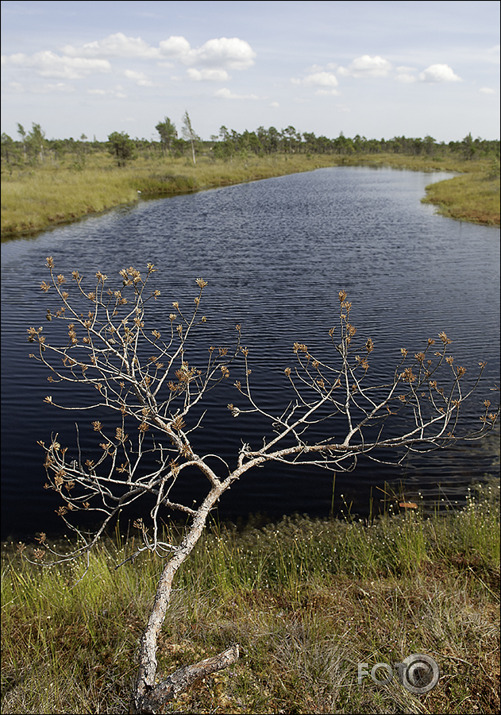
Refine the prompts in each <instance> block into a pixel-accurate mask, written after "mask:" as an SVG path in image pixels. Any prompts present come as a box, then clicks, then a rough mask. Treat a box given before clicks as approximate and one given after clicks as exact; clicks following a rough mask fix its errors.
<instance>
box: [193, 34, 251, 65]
mask: <svg viewBox="0 0 501 715" xmlns="http://www.w3.org/2000/svg"><path fill="white" fill-rule="evenodd" d="M255 57H256V53H255V52H254V50H253V49H252V47H251V46H250V45H249V43H248V42H246V41H245V40H240V39H239V38H238V37H230V38H228V37H220V38H218V39H215V40H208V42H206V43H205V44H204V45H202V46H201V47H200V48H199V49H197V50H191V51H190V52H189V53H188V54H187V56H186V58H185V59H186V61H188V62H189V63H190V64H199V65H200V64H201V65H203V66H205V67H224V68H226V69H231V70H245V69H248V68H249V67H251V66H252V65H253V64H254V58H255Z"/></svg>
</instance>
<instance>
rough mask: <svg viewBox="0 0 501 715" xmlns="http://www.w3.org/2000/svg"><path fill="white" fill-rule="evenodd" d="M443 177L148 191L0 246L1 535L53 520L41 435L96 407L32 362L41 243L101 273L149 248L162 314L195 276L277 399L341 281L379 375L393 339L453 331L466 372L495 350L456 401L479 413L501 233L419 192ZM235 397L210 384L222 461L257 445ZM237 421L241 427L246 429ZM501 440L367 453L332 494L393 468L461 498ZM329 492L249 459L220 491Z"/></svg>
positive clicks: (327, 479)
mask: <svg viewBox="0 0 501 715" xmlns="http://www.w3.org/2000/svg"><path fill="white" fill-rule="evenodd" d="M442 178H444V175H439V174H434V175H430V174H421V173H413V172H403V171H394V170H385V169H381V170H373V169H367V168H344V167H343V168H332V169H322V170H319V171H315V172H311V173H307V174H298V175H293V176H286V177H281V178H275V179H269V180H266V181H261V182H255V183H250V184H243V185H239V186H234V187H228V188H224V189H218V190H212V191H207V192H203V193H199V194H194V195H188V196H180V197H175V198H170V199H162V200H158V201H150V202H144V203H141V204H140V205H138V206H136V207H134V208H122V209H118V210H116V211H113V212H110V213H109V214H106V215H105V216H102V217H97V218H92V219H88V220H86V221H83V222H80V223H77V224H74V225H71V226H67V227H64V228H59V229H56V230H53V231H49V232H46V233H43V234H41V235H40V236H38V237H37V238H35V239H29V240H18V241H13V242H8V243H5V244H3V245H2V536H3V537H5V536H7V535H16V536H17V535H23V534H29V533H33V532H34V531H37V530H42V529H43V530H45V531H51V530H52V531H53V530H55V529H57V527H58V526H59V521H58V518H57V517H56V516H55V515H54V508H55V506H57V505H58V502H56V501H54V500H53V497H52V496H51V494H49V493H48V492H47V491H45V490H44V489H43V488H42V487H43V483H44V481H45V478H44V477H45V475H44V470H43V467H42V458H43V456H42V451H41V449H40V447H38V446H37V445H36V440H38V439H45V440H47V439H49V438H50V434H51V432H58V433H60V435H62V438H63V439H61V441H65V442H66V443H67V444H70V445H71V444H73V443H74V436H75V431H74V426H73V423H74V421H75V420H76V419H78V421H79V422H81V423H82V424H83V423H85V424H88V423H89V422H90V421H91V420H92V419H96V417H95V416H93V415H90V416H89V413H84V414H83V416H82V415H76V414H74V413H71V414H70V415H69V416H68V413H64V412H59V411H56V410H55V409H54V408H51V407H50V406H48V405H46V404H44V403H43V402H42V400H43V397H44V396H45V395H46V394H53V395H55V394H56V391H55V388H54V387H53V386H49V385H48V383H47V382H46V380H45V378H46V372H45V371H44V370H43V369H42V368H40V366H39V365H38V364H37V363H35V362H34V361H32V360H29V359H28V354H29V352H30V351H31V350H32V346H31V345H29V344H28V343H27V341H26V329H27V327H29V326H30V325H35V326H39V325H43V326H44V330H45V331H46V332H47V334H48V335H50V331H51V330H56V329H57V326H55V324H54V322H52V323H50V324H49V323H47V322H46V320H45V314H46V310H47V308H48V307H50V306H51V301H50V294H49V295H48V296H46V295H44V294H43V293H42V292H41V291H40V289H39V285H40V282H41V281H42V280H44V279H45V278H46V277H47V276H46V272H45V268H44V263H45V257H46V256H48V255H52V256H53V257H54V260H55V266H56V272H57V273H59V272H61V273H63V274H67V275H68V274H70V273H71V271H72V270H74V269H75V268H78V269H79V270H80V272H81V273H84V274H85V275H89V276H93V275H94V273H95V272H96V271H97V270H99V269H100V270H102V271H103V272H104V273H106V274H107V275H108V276H110V279H111V277H112V276H116V275H117V272H118V271H119V270H120V269H121V268H123V267H127V266H129V265H133V266H137V267H138V268H140V269H141V268H143V267H145V266H146V263H147V262H153V263H154V264H155V265H156V266H157V267H158V268H159V271H158V273H156V274H155V282H156V284H157V285H158V287H159V288H160V290H161V291H162V300H161V301H160V300H159V301H158V303H157V304H156V306H155V311H156V315H155V318H156V320H158V322H159V324H160V325H162V324H165V323H166V320H167V319H168V318H167V316H168V314H169V312H171V307H170V306H171V302H172V301H173V300H179V301H180V302H181V304H182V305H183V301H184V304H185V305H186V304H187V301H189V303H190V304H192V301H193V296H194V295H195V294H196V286H195V283H194V280H195V278H197V277H199V276H201V277H203V278H205V279H206V280H208V281H209V288H208V289H207V291H206V293H205V308H204V312H205V313H206V314H207V316H208V318H209V323H208V325H209V326H210V328H209V329H210V330H213V331H214V335H216V336H217V335H218V334H220V335H222V336H223V339H226V336H227V333H228V331H229V330H233V328H234V325H235V323H237V322H240V323H241V324H242V327H243V333H244V342H245V344H246V345H247V346H248V347H249V348H250V349H251V356H252V359H253V377H254V379H255V385H256V394H257V396H258V397H259V398H260V399H262V400H263V401H265V402H266V403H267V404H269V405H272V404H274V403H278V402H280V401H283V400H285V401H287V399H286V396H285V394H284V393H283V391H282V388H281V387H280V388H278V387H277V385H278V380H277V376H278V375H279V374H282V372H283V367H284V365H287V364H289V363H290V355H291V346H292V344H293V342H294V341H298V342H305V343H307V344H308V346H309V347H310V348H314V347H317V348H318V349H319V350H323V349H324V346H327V344H328V341H329V338H328V330H329V328H330V327H331V326H332V325H333V324H334V323H335V322H336V318H337V314H338V307H339V302H338V298H337V294H338V291H339V289H341V288H344V289H345V290H347V291H348V294H349V297H350V299H351V301H352V303H353V309H352V318H353V322H354V323H355V324H356V325H357V327H358V331H359V333H360V334H362V335H364V336H366V337H368V336H371V337H372V338H373V340H374V342H375V344H376V351H375V353H374V354H373V355H374V359H373V360H372V362H371V370H372V371H373V374H374V376H376V377H377V376H378V375H381V376H382V375H384V373H385V371H386V370H387V368H388V365H390V366H391V368H392V369H393V367H394V366H395V365H396V362H397V360H398V357H399V348H400V347H402V346H405V347H407V348H408V349H409V351H417V350H419V349H421V348H422V347H423V342H424V341H425V340H426V338H428V337H429V336H432V337H436V336H437V333H438V332H440V331H441V330H445V332H446V333H447V335H448V336H449V337H451V338H452V339H453V341H454V342H453V345H452V346H451V351H452V352H453V353H454V355H455V358H456V361H457V363H458V364H461V365H465V366H466V367H467V368H468V369H469V372H468V374H469V375H470V374H472V373H473V372H474V370H475V367H476V366H477V363H478V361H479V359H482V360H486V361H488V367H487V370H486V373H485V380H484V381H483V383H482V386H481V387H482V389H481V390H480V392H479V395H478V399H476V400H475V401H474V402H473V403H472V405H471V408H468V409H467V410H466V412H465V416H466V418H468V417H469V416H471V415H472V414H473V412H474V410H475V409H478V406H479V404H481V402H482V400H483V399H484V398H485V396H486V394H488V393H487V392H486V390H487V386H488V385H489V384H492V383H494V382H497V381H498V375H499V230H497V229H493V228H486V227H481V226H474V225H469V224H462V223H459V222H456V221H452V220H449V219H444V218H442V217H439V216H437V215H434V212H433V209H432V208H431V207H429V206H425V205H423V204H421V203H420V201H419V199H420V198H421V197H422V196H423V195H424V187H425V186H426V185H427V184H428V183H431V182H432V181H438V180H440V179H442ZM162 301H165V302H162ZM52 305H53V304H52ZM204 349H205V347H204ZM325 349H326V348H325ZM78 389H80V388H78ZM60 394H61V395H62V397H61V399H66V404H72V403H78V404H81V403H82V401H83V400H84V397H85V395H84V394H83V393H80V392H74V391H73V390H68V388H64V390H63V392H61V393H60ZM488 396H491V395H488ZM235 398H236V395H235V394H234V392H231V390H230V387H229V386H228V388H226V389H224V390H223V391H222V393H221V394H220V395H219V396H218V395H216V394H214V396H213V397H212V396H211V398H210V399H209V401H208V403H207V406H209V407H211V408H213V409H214V410H215V412H214V413H211V414H213V416H212V417H210V416H209V415H208V416H207V418H206V421H205V423H204V430H203V432H200V439H201V443H200V448H201V451H204V450H205V451H216V450H217V451H218V453H219V454H221V455H222V456H223V457H224V458H227V459H229V460H231V458H232V454H234V453H235V451H236V449H237V448H238V445H239V443H240V439H241V438H242V437H245V440H246V441H251V442H253V443H254V444H256V443H259V440H260V437H261V430H262V427H263V426H262V425H261V424H260V423H255V424H253V423H252V422H251V421H249V420H248V421H247V422H245V423H243V427H242V426H241V425H242V423H241V422H238V421H237V420H233V422H232V420H231V417H229V414H228V411H227V410H226V409H225V408H226V404H227V403H228V402H233V401H236V400H235ZM221 406H222V408H223V409H220V408H221ZM237 423H238V424H239V425H240V427H239V428H237ZM243 428H244V429H245V434H244V435H242V433H241V432H239V431H238V429H240V430H242V429H243ZM83 439H84V446H85V438H83ZM496 452H497V440H496V439H490V440H488V441H485V442H483V443H482V444H477V445H474V446H473V447H471V446H469V447H468V449H465V448H461V447H456V448H454V449H450V450H447V451H445V452H434V453H433V454H431V455H429V456H428V457H427V458H426V460H424V459H421V460H414V461H411V462H406V463H405V464H404V465H403V466H402V467H398V468H391V467H387V466H380V467H378V465H375V464H374V463H371V462H363V461H362V462H361V463H360V464H359V466H358V467H357V469H356V471H355V472H352V473H350V474H346V475H342V474H338V476H337V478H336V500H335V506H336V508H339V506H340V504H341V494H343V495H344V497H345V499H347V500H348V501H351V500H353V502H354V509H358V510H359V511H360V512H363V511H364V510H365V509H366V508H367V502H368V499H369V495H370V488H371V487H377V486H378V485H379V486H382V485H383V484H384V482H385V481H391V480H393V481H394V482H395V484H397V483H398V482H400V481H401V482H402V483H403V484H404V485H405V488H406V490H407V493H409V494H410V493H415V492H417V491H421V492H422V493H423V494H424V495H425V497H426V498H429V499H431V498H435V497H437V496H438V495H440V494H442V495H445V496H446V497H447V498H450V499H452V500H455V499H460V498H461V496H462V495H464V493H465V491H466V488H467V486H468V485H469V484H470V483H471V482H472V481H473V480H477V479H481V478H482V477H483V476H484V475H485V474H486V473H495V472H496V469H497V467H496V464H495V455H496ZM91 456H92V455H91ZM331 496H332V475H331V474H329V473H328V472H324V471H321V470H313V471H312V470H307V469H306V468H303V469H298V470H292V469H291V468H285V467H284V466H280V465H279V466H268V467H266V468H263V469H261V470H257V471H256V473H254V474H252V473H249V474H247V475H246V477H245V479H244V480H242V482H240V483H238V484H236V485H235V486H234V487H233V488H232V490H231V492H230V493H228V494H226V495H225V496H224V497H223V500H222V503H221V507H220V515H221V516H222V517H223V518H224V517H226V516H229V517H232V518H234V517H235V516H237V515H241V516H245V515H246V514H248V513H255V512H266V513H267V514H269V515H270V516H271V517H274V516H277V515H281V514H283V513H292V512H294V511H300V512H308V513H310V514H314V515H326V514H328V513H329V510H330V508H331Z"/></svg>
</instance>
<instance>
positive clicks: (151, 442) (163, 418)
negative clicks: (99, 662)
mask: <svg viewBox="0 0 501 715" xmlns="http://www.w3.org/2000/svg"><path fill="white" fill-rule="evenodd" d="M47 268H48V271H49V278H48V281H47V282H45V281H44V282H43V283H42V285H41V288H42V290H43V291H44V292H45V293H49V292H50V293H51V294H52V295H54V298H55V300H56V303H55V305H53V306H52V307H51V308H48V310H47V319H48V320H49V322H52V321H59V322H61V323H62V324H63V325H62V328H63V331H64V339H61V338H60V339H59V340H57V339H56V338H53V339H51V338H50V337H49V336H46V334H45V333H46V331H45V330H43V328H42V327H38V328H36V327H31V328H29V329H28V340H29V341H30V342H32V343H34V345H35V346H36V352H35V353H33V354H32V357H33V358H34V359H35V360H37V361H38V362H39V363H40V364H41V365H42V366H43V367H44V368H46V369H48V371H49V374H48V379H49V382H53V383H58V382H59V383H63V384H65V383H66V384H68V386H69V387H71V386H72V385H82V384H83V385H84V386H88V387H89V388H90V390H91V394H93V395H94V396H95V399H94V400H93V401H92V404H90V405H89V404H87V405H85V408H86V409H91V408H100V409H103V408H106V409H107V410H109V411H110V413H111V414H114V415H115V416H116V422H115V425H114V428H109V427H105V426H104V425H103V424H102V423H101V422H100V421H98V420H94V421H93V422H92V430H93V432H94V433H95V436H96V439H97V442H98V443H99V452H98V454H99V455H100V456H99V457H98V458H97V459H94V460H85V456H84V455H83V454H82V450H81V449H80V445H79V444H78V442H77V446H76V449H75V448H73V450H72V449H70V448H69V447H68V446H63V445H62V444H61V443H60V441H59V438H58V435H57V434H54V435H53V436H52V437H51V438H50V441H48V442H44V441H41V442H40V445H41V446H42V448H43V450H44V452H45V468H46V472H47V483H46V487H47V488H49V489H52V490H54V491H55V492H56V493H57V495H58V496H59V497H60V498H61V502H62V503H61V506H60V509H59V513H60V515H61V517H62V519H63V521H64V522H65V524H66V525H67V527H68V528H70V529H71V530H72V531H73V533H74V534H75V536H78V542H77V543H78V547H77V548H76V549H75V550H74V551H72V552H70V553H59V552H58V551H57V550H56V549H55V548H53V547H52V546H51V545H50V544H49V543H48V542H47V540H46V539H45V538H41V539H40V541H41V547H40V549H38V550H37V554H36V555H37V557H38V558H40V560H42V561H43V562H44V563H45V562H47V563H49V562H51V561H52V562H54V561H56V562H64V561H67V560H70V559H74V558H76V557H78V556H84V557H88V554H89V551H90V549H91V548H92V547H93V546H94V545H95V544H96V542H97V541H98V540H99V538H100V537H101V536H103V534H105V533H106V529H107V528H108V527H109V526H110V524H111V523H112V522H113V520H114V519H115V518H116V516H117V514H119V512H120V511H121V510H122V509H123V508H125V507H127V506H129V507H130V506H131V505H134V504H136V503H137V502H138V500H140V499H141V498H142V497H148V498H149V499H150V500H151V499H152V500H153V505H152V506H151V509H150V512H149V517H148V519H146V517H145V519H146V521H144V520H143V518H138V519H136V522H135V526H136V527H137V528H138V529H139V532H140V533H141V535H142V541H140V545H138V546H137V550H136V551H135V552H134V554H132V556H131V557H130V558H132V559H134V558H135V557H136V556H138V555H139V554H141V553H144V552H149V553H155V554H157V555H158V556H160V557H161V558H162V559H163V562H164V565H163V568H162V570H161V572H160V573H159V580H158V584H157V588H156V594H155V598H154V603H153V607H152V610H151V612H150V614H149V617H148V618H147V622H146V624H145V628H144V632H143V635H142V637H141V639H140V642H139V645H138V651H137V674H136V677H135V681H134V685H133V689H132V694H131V711H133V712H136V713H159V712H162V711H163V710H164V709H165V707H166V704H167V703H168V702H169V701H171V700H172V699H173V698H175V697H176V696H177V695H178V694H179V693H180V692H182V691H183V690H185V689H186V688H187V687H188V686H189V685H190V684H191V683H193V682H194V681H195V680H197V679H198V678H201V677H204V676H206V675H208V674H209V673H213V672H215V671H217V670H219V669H221V668H226V667H228V666H229V665H231V664H233V663H235V662H236V661H237V659H238V644H234V643H229V644H228V647H227V648H226V649H225V650H224V651H223V652H222V653H219V654H214V656H212V657H210V658H207V659H206V660H203V661H201V662H199V663H194V664H192V665H189V666H185V667H183V668H181V669H179V670H178V671H176V672H175V673H172V674H171V675H167V676H166V675H165V674H160V673H158V672H157V670H158V668H157V657H156V653H157V646H158V639H159V635H160V633H161V628H162V624H163V622H164V618H165V615H166V612H167V609H168V606H169V601H170V597H171V592H172V586H173V580H174V578H175V576H176V572H177V571H178V569H179V568H180V566H181V565H182V564H183V563H184V562H185V561H186V559H188V558H189V556H190V553H191V552H192V551H193V549H194V547H195V546H196V544H197V541H198V539H199V537H200V536H201V534H202V533H203V531H204V529H205V527H206V524H207V519H208V517H209V514H210V513H211V510H212V509H213V508H214V507H215V506H216V505H217V503H218V501H219V499H220V498H221V497H222V496H223V494H224V493H225V492H226V491H227V490H228V489H229V488H230V487H231V485H232V484H234V483H235V482H236V481H237V480H239V479H241V478H243V477H244V476H247V473H248V472H251V471H252V470H254V469H256V468H257V467H259V466H260V465H263V464H265V463H266V462H270V461H273V462H282V463H286V464H288V465H290V467H291V469H293V468H294V467H295V466H297V465H298V464H307V465H309V466H311V467H312V468H313V467H320V468H324V469H328V470H332V471H335V472H344V471H351V470H353V469H354V468H355V466H356V464H357V460H358V459H359V458H360V457H361V456H364V457H366V458H369V459H372V460H374V461H376V462H381V461H384V460H387V459H388V457H387V456H385V457H384V458H383V457H382V454H384V455H387V454H388V453H389V452H392V453H394V455H395V458H394V462H397V463H398V462H400V461H402V459H403V458H404V457H405V456H406V455H407V454H408V453H409V452H427V451H429V450H435V449H437V448H441V447H447V446H448V445H451V444H453V443H454V442H456V441H457V440H458V439H463V440H476V439H480V438H482V437H483V436H484V435H485V434H486V433H487V432H488V431H489V430H491V429H492V427H493V425H494V424H495V422H496V420H497V417H498V414H499V408H497V409H495V408H494V407H493V406H492V405H491V402H490V401H489V400H486V401H485V402H484V404H483V406H482V408H481V411H480V412H479V415H478V417H479V421H478V426H477V427H475V428H471V427H470V428H469V429H467V428H466V427H463V426H462V421H461V419H460V412H461V407H462V405H463V404H464V403H465V402H466V401H467V400H468V399H469V398H470V397H471V395H472V394H473V392H474V391H475V388H476V387H477V386H478V382H479V380H480V378H481V375H482V372H483V370H484V367H485V364H484V363H480V365H479V369H478V374H477V375H476V377H475V379H473V380H470V381H469V382H468V386H467V385H466V380H465V373H466V369H465V367H463V366H459V365H456V363H455V361H454V358H453V356H452V355H451V354H450V343H451V340H450V339H449V338H448V336H447V335H446V334H445V333H443V332H442V333H440V334H439V335H438V336H436V337H435V338H430V339H429V340H428V341H427V343H426V345H424V347H423V349H422V350H420V351H418V352H415V353H414V352H413V351H410V350H408V349H405V348H402V350H401V351H400V353H399V355H398V357H397V359H396V361H395V365H394V366H388V370H387V377H386V379H384V380H382V381H381V380H373V379H371V361H372V357H373V351H374V350H375V349H376V346H375V345H374V342H373V340H372V339H371V338H370V337H367V338H363V339H360V338H359V336H358V332H357V329H356V327H355V325H354V322H353V320H352V304H351V302H350V301H349V300H348V296H347V294H346V292H345V291H344V290H341V291H339V315H338V317H337V319H336V325H334V326H333V327H332V329H331V330H330V332H329V335H328V336H326V338H327V341H328V343H327V344H328V345H330V350H329V353H330V359H329V360H327V359H325V358H322V359H320V358H319V357H318V356H316V355H315V354H314V353H313V351H311V350H310V349H309V348H308V346H307V345H306V344H303V343H297V342H296V343H294V344H293V345H292V349H291V352H290V362H289V363H288V364H285V365H283V366H282V376H283V380H284V381H285V383H286V384H287V385H288V388H289V392H290V395H289V400H288V402H287V404H285V407H284V406H283V405H282V406H281V407H280V409H278V408H277V409H276V410H273V409H265V408H264V407H263V406H262V405H261V404H260V403H259V401H258V400H257V399H256V398H255V394H254V391H253V387H252V381H251V376H252V353H251V351H250V350H249V349H248V348H247V347H246V346H245V345H244V343H243V339H242V328H241V326H240V325H236V326H235V335H234V341H233V345H232V346H231V347H230V346H229V345H228V344H224V345H207V346H206V348H207V349H206V351H205V355H206V358H205V359H204V361H203V362H200V355H201V353H200V350H199V349H198V348H197V350H195V351H194V347H195V346H197V334H199V333H202V335H203V331H204V327H203V326H204V323H206V318H205V317H204V315H203V314H202V313H201V304H202V297H203V293H204V291H205V289H206V286H207V282H206V281H205V280H203V279H202V278H198V279H196V281H195V285H196V292H195V295H194V303H193V304H192V306H191V308H188V307H185V306H181V305H180V303H179V302H177V301H175V302H173V303H172V305H171V306H170V308H167V309H166V312H165V319H164V320H162V321H161V324H156V325H155V324H153V323H152V321H151V319H150V312H151V310H150V309H151V307H152V305H153V304H154V303H155V301H158V300H161V299H162V296H161V294H160V291H159V290H158V289H156V288H154V286H152V285H151V284H152V282H153V280H154V279H153V274H154V272H155V271H156V268H155V267H154V266H153V265H152V264H148V265H147V268H146V271H145V272H143V273H141V272H140V271H139V270H137V269H136V268H133V267H129V268H123V269H122V270H121V271H120V284H119V285H118V286H116V285H115V287H113V286H110V287H109V283H111V281H109V279H108V277H107V275H105V274H104V273H102V272H100V271H98V272H97V273H96V275H95V277H93V278H92V279H91V283H89V281H88V280H87V279H85V278H84V276H82V275H81V274H80V273H79V271H78V270H75V271H73V273H72V275H71V278H69V277H68V278H66V277H65V276H64V275H62V274H58V273H57V272H56V269H55V266H54V261H53V259H52V258H51V257H49V258H47ZM169 310H170V313H169V312H168V311H169ZM51 327H52V326H51ZM47 332H50V331H47ZM60 335H61V334H60ZM222 383H226V384H227V385H228V386H231V387H233V389H234V394H235V397H234V399H233V401H232V402H231V403H230V404H228V405H227V409H228V410H229V412H230V413H231V415H233V417H234V418H239V417H241V416H242V415H254V416H256V417H258V418H259V419H261V420H263V421H264V422H263V423H266V424H268V425H269V430H268V432H267V436H266V437H265V438H264V439H263V440H262V441H261V442H260V443H259V444H257V445H251V444H248V443H242V444H241V446H240V448H239V450H238V453H237V454H236V455H235V462H234V463H232V464H229V463H227V462H226V461H225V460H223V459H222V458H221V456H220V455H218V454H217V448H216V446H214V451H215V452H214V453H212V452H211V453H199V452H198V451H197V449H196V445H195V439H194V438H195V436H196V435H197V430H198V429H199V428H200V427H201V424H202V422H203V420H208V419H210V415H204V413H203V411H202V409H201V408H202V407H203V398H204V397H205V396H206V395H207V394H208V393H209V392H210V391H212V390H215V389H217V388H218V387H220V386H221V384H222ZM68 394H69V395H70V397H71V390H69V391H68ZM45 401H46V402H47V403H49V404H50V405H54V406H56V407H59V408H62V409H66V410H73V409H76V407H77V406H76V405H74V404H72V403H70V404H69V405H64V404H60V403H59V401H57V400H56V399H54V398H53V396H51V395H48V396H47V397H45ZM334 425H335V429H334ZM340 425H343V430H342V432H341V431H340ZM312 434H314V435H316V436H312ZM319 434H322V435H323V436H322V437H321V438H319V437H318V435H319ZM145 464H146V467H145V466H144V465H145ZM152 464H153V466H151V465H152ZM193 470H196V471H197V473H199V474H200V475H201V477H202V479H203V482H204V483H205V492H204V496H203V498H202V500H201V501H200V502H199V505H198V506H196V505H194V504H193V501H192V500H188V499H186V500H184V501H182V500H178V499H177V498H174V495H173V489H174V487H175V485H179V484H182V483H183V480H184V479H185V478H186V477H187V475H188V474H189V473H190V472H193ZM93 510H95V511H96V513H97V514H98V515H99V518H100V523H99V526H98V528H97V529H96V530H95V531H94V532H92V533H91V535H89V534H88V532H87V531H86V530H84V529H82V528H79V526H78V523H79V518H78V517H79V515H80V514H81V513H82V512H90V511H93ZM169 511H175V512H180V513H181V514H183V515H184V516H185V517H186V525H185V527H184V531H183V533H182V536H181V538H180V539H179V540H178V541H176V542H174V541H171V540H169V538H167V537H166V536H165V532H164V531H163V530H162V528H161V523H162V519H163V518H165V516H166V514H167V513H168V512H169Z"/></svg>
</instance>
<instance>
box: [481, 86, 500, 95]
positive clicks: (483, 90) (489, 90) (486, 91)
mask: <svg viewBox="0 0 501 715" xmlns="http://www.w3.org/2000/svg"><path fill="white" fill-rule="evenodd" d="M478 91H479V92H481V93H482V94H496V90H495V89H492V87H480V89H479V90H478Z"/></svg>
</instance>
